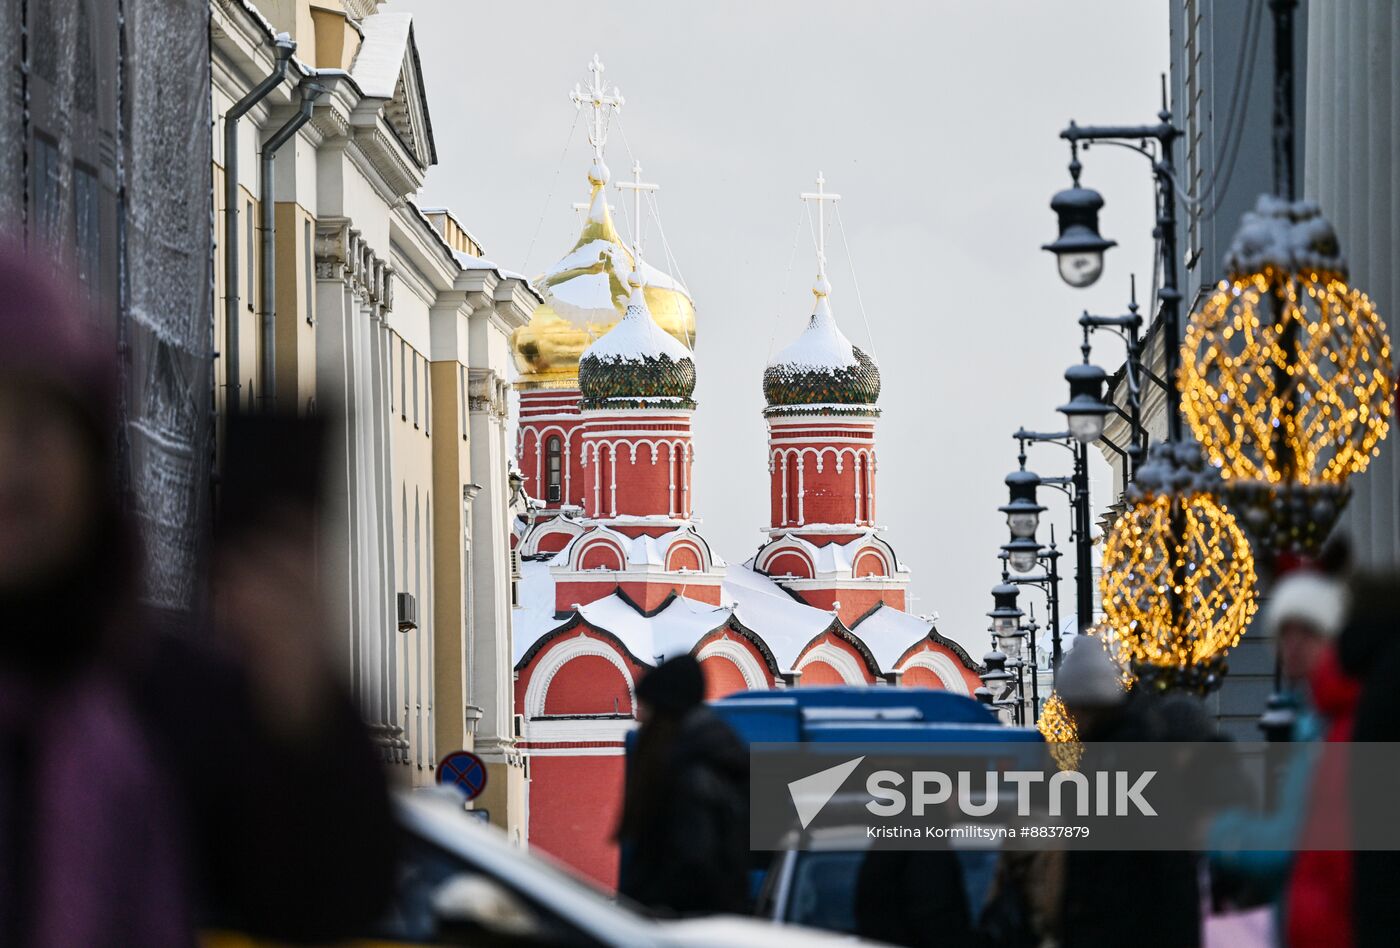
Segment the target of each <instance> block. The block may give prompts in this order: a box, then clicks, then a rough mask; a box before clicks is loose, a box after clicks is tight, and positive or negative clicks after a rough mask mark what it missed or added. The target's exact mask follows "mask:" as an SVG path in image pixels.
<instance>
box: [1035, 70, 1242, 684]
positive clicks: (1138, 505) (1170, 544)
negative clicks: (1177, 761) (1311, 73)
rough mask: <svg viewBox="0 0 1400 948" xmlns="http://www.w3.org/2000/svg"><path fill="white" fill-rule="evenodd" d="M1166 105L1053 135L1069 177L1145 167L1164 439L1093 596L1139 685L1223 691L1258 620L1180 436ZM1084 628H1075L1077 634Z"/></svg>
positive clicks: (1177, 298)
mask: <svg viewBox="0 0 1400 948" xmlns="http://www.w3.org/2000/svg"><path fill="white" fill-rule="evenodd" d="M1162 98H1163V104H1162V109H1161V111H1160V112H1158V116H1157V117H1158V120H1159V121H1158V123H1157V124H1156V125H1145V126H1107V127H1081V126H1079V125H1077V124H1075V123H1074V122H1071V123H1070V125H1069V127H1068V128H1067V129H1065V130H1064V131H1063V132H1061V133H1060V137H1062V138H1064V139H1066V140H1068V141H1069V142H1070V149H1071V157H1070V173H1071V175H1072V176H1074V178H1075V179H1076V181H1077V180H1078V173H1079V171H1078V165H1079V158H1078V148H1079V146H1080V145H1081V144H1083V145H1084V146H1085V147H1086V148H1087V147H1089V145H1090V144H1092V143H1094V142H1112V143H1114V144H1117V145H1121V146H1122V147H1125V148H1128V149H1129V150H1131V151H1135V152H1137V153H1139V154H1141V155H1143V156H1144V157H1146V158H1147V159H1148V160H1149V161H1150V162H1151V164H1152V173H1153V179H1154V182H1155V184H1156V210H1157V214H1156V221H1155V227H1154V230H1153V237H1154V240H1155V242H1156V245H1157V252H1158V255H1159V256H1158V262H1159V263H1160V265H1161V273H1162V285H1161V288H1160V289H1159V290H1158V294H1157V297H1158V302H1159V305H1160V309H1159V318H1160V321H1161V332H1162V335H1163V337H1164V339H1165V344H1164V347H1163V349H1164V356H1165V362H1166V373H1165V375H1166V381H1167V387H1168V392H1167V405H1168V415H1167V441H1166V442H1165V443H1161V444H1157V445H1154V446H1153V447H1152V449H1151V450H1150V452H1149V454H1148V458H1147V461H1146V462H1144V463H1143V464H1142V465H1141V466H1140V467H1139V468H1138V470H1137V471H1136V479H1135V481H1134V483H1133V484H1131V485H1130V486H1129V488H1128V490H1127V491H1126V499H1127V501H1128V503H1129V505H1130V506H1129V509H1128V510H1127V512H1126V513H1125V514H1124V515H1123V516H1122V517H1120V518H1119V520H1118V522H1117V523H1116V524H1115V525H1114V528H1113V531H1112V533H1111V534H1110V536H1109V537H1108V539H1107V541H1106V542H1105V545H1104V553H1103V561H1102V578H1101V580H1100V589H1101V594H1102V596H1101V598H1102V602H1103V609H1104V614H1105V617H1106V619H1107V622H1108V624H1109V626H1110V630H1111V634H1112V635H1113V636H1115V637H1116V638H1117V639H1118V640H1119V641H1118V646H1119V648H1120V649H1121V650H1122V651H1123V652H1124V653H1125V654H1126V655H1127V657H1128V658H1129V660H1130V662H1131V663H1132V671H1133V673H1134V674H1135V675H1136V676H1137V677H1138V678H1139V679H1140V680H1142V681H1143V682H1144V683H1145V684H1147V685H1148V686H1150V687H1155V688H1168V687H1184V688H1189V689H1192V690H1197V691H1205V690H1209V689H1211V688H1214V687H1216V686H1217V685H1218V684H1219V682H1220V679H1221V675H1222V674H1223V673H1224V655H1225V651H1226V650H1227V649H1229V648H1230V647H1232V646H1233V645H1235V644H1236V643H1237V642H1238V641H1239V637H1240V635H1241V634H1242V633H1243V631H1244V629H1245V628H1246V627H1247V625H1248V622H1249V619H1250V617H1251V616H1252V615H1253V613H1254V609H1255V598H1254V595H1255V594H1254V580H1255V576H1254V563H1253V556H1252V554H1251V552H1250V549H1249V544H1248V542H1247V541H1246V540H1245V538H1244V534H1243V533H1242V531H1241V530H1240V528H1239V526H1238V524H1237V523H1236V522H1235V519H1234V517H1233V516H1232V515H1231V514H1230V512H1229V511H1228V510H1227V509H1226V508H1225V507H1224V506H1223V505H1221V504H1220V503H1219V501H1218V500H1217V499H1216V496H1215V494H1216V493H1217V492H1218V489H1219V479H1218V475H1216V476H1215V477H1212V476H1211V475H1212V474H1214V472H1213V470H1212V471H1208V470H1207V469H1206V466H1205V464H1204V463H1203V461H1202V459H1201V456H1200V451H1199V449H1198V448H1197V446H1196V445H1194V444H1188V443H1186V442H1185V440H1184V436H1185V432H1184V429H1183V425H1182V417H1181V412H1180V408H1179V405H1178V402H1179V397H1178V394H1177V389H1176V381H1177V366H1178V361H1179V350H1178V347H1177V339H1179V338H1180V305H1181V292H1180V290H1179V289H1178V287H1177V266H1178V264H1179V256H1178V253H1177V220H1176V201H1177V196H1176V178H1175V171H1174V166H1173V162H1172V150H1173V147H1174V146H1175V143H1176V140H1177V139H1178V138H1179V137H1180V136H1181V130H1180V129H1178V128H1176V127H1175V126H1174V125H1172V122H1171V112H1170V111H1169V110H1168V108H1167V105H1166V90H1165V80H1164V88H1163V96H1162ZM1085 328H1086V332H1087V330H1088V329H1089V328H1091V327H1090V326H1088V325H1086V326H1085ZM1086 361H1087V359H1086ZM1084 375H1085V378H1084V380H1083V381H1082V382H1081V384H1082V385H1083V386H1085V388H1086V389H1087V387H1088V386H1089V384H1090V381H1089V379H1088V373H1084ZM1067 407H1068V406H1067ZM1086 627H1087V624H1085V623H1081V630H1082V629H1084V628H1086Z"/></svg>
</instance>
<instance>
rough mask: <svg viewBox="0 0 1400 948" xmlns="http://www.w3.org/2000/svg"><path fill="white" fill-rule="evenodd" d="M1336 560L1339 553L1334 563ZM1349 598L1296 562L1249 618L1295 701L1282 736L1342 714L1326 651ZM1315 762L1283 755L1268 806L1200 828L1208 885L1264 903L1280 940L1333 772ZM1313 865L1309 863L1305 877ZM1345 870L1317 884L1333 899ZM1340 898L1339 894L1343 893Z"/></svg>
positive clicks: (1303, 755) (1309, 738)
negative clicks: (1272, 646)
mask: <svg viewBox="0 0 1400 948" xmlns="http://www.w3.org/2000/svg"><path fill="white" fill-rule="evenodd" d="M1344 560H1345V558H1344V557H1342V558H1341V560H1340V561H1339V565H1338V568H1340V566H1341V565H1344ZM1349 603H1350V597H1349V595H1348V593H1347V588H1346V584H1345V582H1344V581H1343V580H1342V579H1341V578H1340V577H1338V576H1336V575H1334V574H1333V573H1329V572H1322V571H1320V570H1317V569H1313V568H1310V567H1304V568H1298V569H1294V570H1293V571H1292V572H1289V573H1285V574H1284V575H1282V576H1281V577H1279V578H1278V579H1277V580H1276V581H1275V583H1274V585H1273V587H1272V588H1271V589H1270V590H1269V595H1268V599H1267V601H1266V602H1265V605H1264V608H1263V610H1262V612H1261V613H1260V615H1259V618H1258V619H1257V620H1256V622H1257V628H1258V631H1259V632H1260V634H1261V635H1263V636H1266V637H1268V638H1272V639H1273V640H1274V641H1275V643H1276V647H1277V649H1278V659H1279V675H1280V678H1281V679H1282V683H1283V687H1284V689H1286V690H1287V691H1288V692H1289V693H1290V695H1291V704H1292V705H1293V706H1294V707H1295V708H1296V711H1295V713H1294V719H1293V724H1292V727H1291V732H1290V733H1289V735H1288V739H1289V740H1291V741H1294V742H1299V743H1311V742H1315V741H1320V740H1322V739H1323V738H1324V737H1325V736H1327V734H1328V715H1342V716H1343V717H1346V716H1347V715H1349V710H1348V708H1349V705H1350V703H1351V702H1352V701H1353V700H1354V696H1350V697H1349V696H1348V693H1347V692H1348V690H1349V688H1348V686H1347V685H1346V684H1345V682H1344V681H1343V680H1342V678H1341V676H1340V674H1339V672H1338V671H1337V668H1338V666H1337V664H1336V658H1335V655H1334V654H1333V647H1334V644H1335V642H1336V639H1337V636H1338V635H1339V634H1340V633H1341V631H1342V628H1343V626H1344V625H1345V623H1346V621H1347V615H1348V610H1349ZM1319 699H1321V700H1319ZM1346 729H1347V725H1346V724H1342V725H1339V730H1337V731H1335V732H1334V734H1336V735H1338V736H1340V735H1342V734H1344V732H1345V730H1346ZM1318 763H1319V755H1318V754H1317V753H1315V752H1313V751H1311V750H1299V751H1298V752H1297V753H1294V754H1291V755H1290V756H1289V758H1288V764H1287V767H1286V769H1285V770H1284V771H1283V772H1282V774H1281V775H1280V777H1279V780H1278V783H1277V791H1276V792H1275V793H1274V794H1273V799H1274V804H1273V806H1272V808H1271V809H1269V810H1267V811H1264V812H1260V811H1258V810H1256V809H1254V808H1248V807H1246V808H1238V809H1229V810H1226V811H1224V812H1223V813H1221V814H1220V816H1219V817H1218V818H1216V819H1215V821H1214V822H1213V824H1212V825H1211V827H1210V828H1209V830H1208V832H1207V842H1208V845H1209V847H1210V850H1211V852H1210V868H1211V873H1212V876H1213V878H1214V880H1215V882H1216V889H1217V890H1218V891H1224V892H1230V893H1232V898H1233V899H1234V901H1235V902H1236V903H1237V904H1238V905H1239V906H1240V907H1247V906H1251V905H1261V904H1264V905H1267V904H1272V905H1273V906H1274V908H1275V910H1274V921H1273V925H1274V926H1275V927H1276V929H1277V931H1278V932H1279V936H1278V937H1279V938H1280V939H1281V940H1285V939H1287V938H1288V935H1287V929H1288V927H1289V925H1290V924H1291V922H1290V918H1289V916H1290V911H1289V908H1288V906H1287V904H1286V902H1287V900H1286V898H1285V896H1286V895H1287V894H1288V890H1289V885H1290V880H1291V879H1292V878H1293V876H1294V872H1295V867H1296V866H1297V863H1298V858H1299V857H1298V847H1299V846H1300V844H1301V840H1302V835H1303V832H1304V828H1305V826H1306V822H1307V818H1308V799H1309V796H1310V794H1311V793H1312V791H1313V785H1314V781H1315V780H1316V779H1319V777H1321V779H1324V780H1325V779H1333V778H1336V779H1340V776H1341V775H1340V774H1328V773H1327V772H1326V770H1325V769H1322V770H1320V769H1319V767H1318ZM1338 793H1340V791H1338ZM1323 861H1325V859H1324V860H1323ZM1319 868H1321V867H1320V866H1319V865H1317V864H1314V865H1313V867H1312V868H1311V869H1310V870H1309V875H1310V877H1311V876H1312V874H1313V873H1314V872H1315V871H1316V870H1317V869H1319ZM1338 868H1342V867H1338V866H1333V867H1331V868H1330V869H1324V872H1327V873H1329V874H1330V873H1332V872H1335V871H1336V870H1337V869H1338ZM1346 876H1347V874H1346V873H1345V871H1343V872H1342V874H1341V875H1340V876H1336V877H1333V878H1329V879H1327V880H1326V881H1324V882H1322V883H1321V885H1322V886H1323V887H1326V888H1329V889H1331V890H1332V891H1333V897H1334V898H1335V897H1337V895H1336V893H1339V892H1344V891H1345V890H1346V889H1347V888H1348V885H1349V883H1348V882H1347V878H1346ZM1301 891H1302V892H1303V893H1307V894H1309V895H1310V896H1311V897H1313V898H1315V899H1317V900H1320V901H1323V902H1325V901H1326V899H1327V896H1325V895H1323V894H1322V893H1321V891H1320V890H1319V889H1318V887H1317V886H1313V885H1310V884H1307V883H1304V888H1303V889H1302V890H1301ZM1341 897H1342V898H1343V899H1344V898H1345V895H1342V896H1341ZM1304 918H1307V911H1305V914H1304ZM1336 936H1337V937H1338V938H1339V939H1341V941H1338V942H1336V944H1347V943H1348V941H1347V935H1346V930H1345V929H1344V928H1343V929H1338V930H1337V932H1336ZM1330 943H1331V942H1329V944H1330Z"/></svg>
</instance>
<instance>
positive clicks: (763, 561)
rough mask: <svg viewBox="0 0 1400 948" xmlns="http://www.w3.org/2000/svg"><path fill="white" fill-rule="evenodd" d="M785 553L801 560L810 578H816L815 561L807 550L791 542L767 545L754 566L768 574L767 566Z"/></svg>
mask: <svg viewBox="0 0 1400 948" xmlns="http://www.w3.org/2000/svg"><path fill="white" fill-rule="evenodd" d="M785 553H792V554H794V555H796V556H798V557H799V558H801V560H802V562H804V563H806V564H807V571H808V572H809V573H810V574H811V577H812V578H816V575H817V561H816V560H815V559H813V558H812V554H811V553H809V552H807V550H806V549H805V548H804V547H802V546H799V545H798V544H796V543H793V542H791V541H788V542H782V541H779V542H777V543H771V544H769V545H768V546H767V547H766V548H764V550H763V552H762V553H761V554H760V556H759V559H758V560H757V561H756V562H755V563H754V565H755V566H757V567H758V568H759V570H761V571H762V572H765V573H766V572H768V567H769V565H770V564H771V563H772V562H773V561H774V560H775V559H777V558H778V557H779V556H782V555H783V554H785Z"/></svg>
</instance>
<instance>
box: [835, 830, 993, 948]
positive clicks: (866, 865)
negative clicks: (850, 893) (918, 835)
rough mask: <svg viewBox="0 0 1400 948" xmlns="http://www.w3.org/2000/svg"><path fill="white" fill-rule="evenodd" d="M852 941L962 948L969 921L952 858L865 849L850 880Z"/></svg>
mask: <svg viewBox="0 0 1400 948" xmlns="http://www.w3.org/2000/svg"><path fill="white" fill-rule="evenodd" d="M855 919H856V931H855V933H856V935H858V936H859V937H861V938H868V939H870V940H871V941H877V942H880V943H881V944H886V945H906V946H911V948H913V946H925V945H927V946H933V945H942V946H946V948H963V946H966V945H971V944H973V943H974V942H973V940H972V918H971V912H970V910H969V909H968V904H967V887H966V886H965V885H964V884H963V872H962V865H961V864H960V863H959V862H958V856H957V853H955V852H953V851H952V850H951V849H949V848H947V847H946V846H939V847H937V848H932V849H871V850H869V851H868V852H867V853H866V854H865V858H864V859H862V860H861V864H860V872H859V873H858V874H857V876H856V892H855Z"/></svg>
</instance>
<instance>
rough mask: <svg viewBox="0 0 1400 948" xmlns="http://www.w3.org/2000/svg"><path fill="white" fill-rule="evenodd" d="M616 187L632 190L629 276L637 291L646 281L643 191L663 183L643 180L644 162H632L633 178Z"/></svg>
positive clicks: (655, 188) (657, 188) (658, 188)
mask: <svg viewBox="0 0 1400 948" xmlns="http://www.w3.org/2000/svg"><path fill="white" fill-rule="evenodd" d="M615 187H616V188H617V189H618V190H619V191H631V192H632V259H633V261H634V262H633V266H632V274H631V276H629V277H628V278H627V281H628V283H630V284H631V286H632V289H633V290H634V291H635V290H637V289H638V288H640V287H641V286H642V284H643V283H644V282H645V281H644V280H643V279H642V192H643V191H660V190H661V185H659V184H649V183H646V182H643V181H642V163H641V162H640V161H636V160H634V161H633V162H632V180H631V181H619V182H618V183H617V184H616V185H615Z"/></svg>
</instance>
